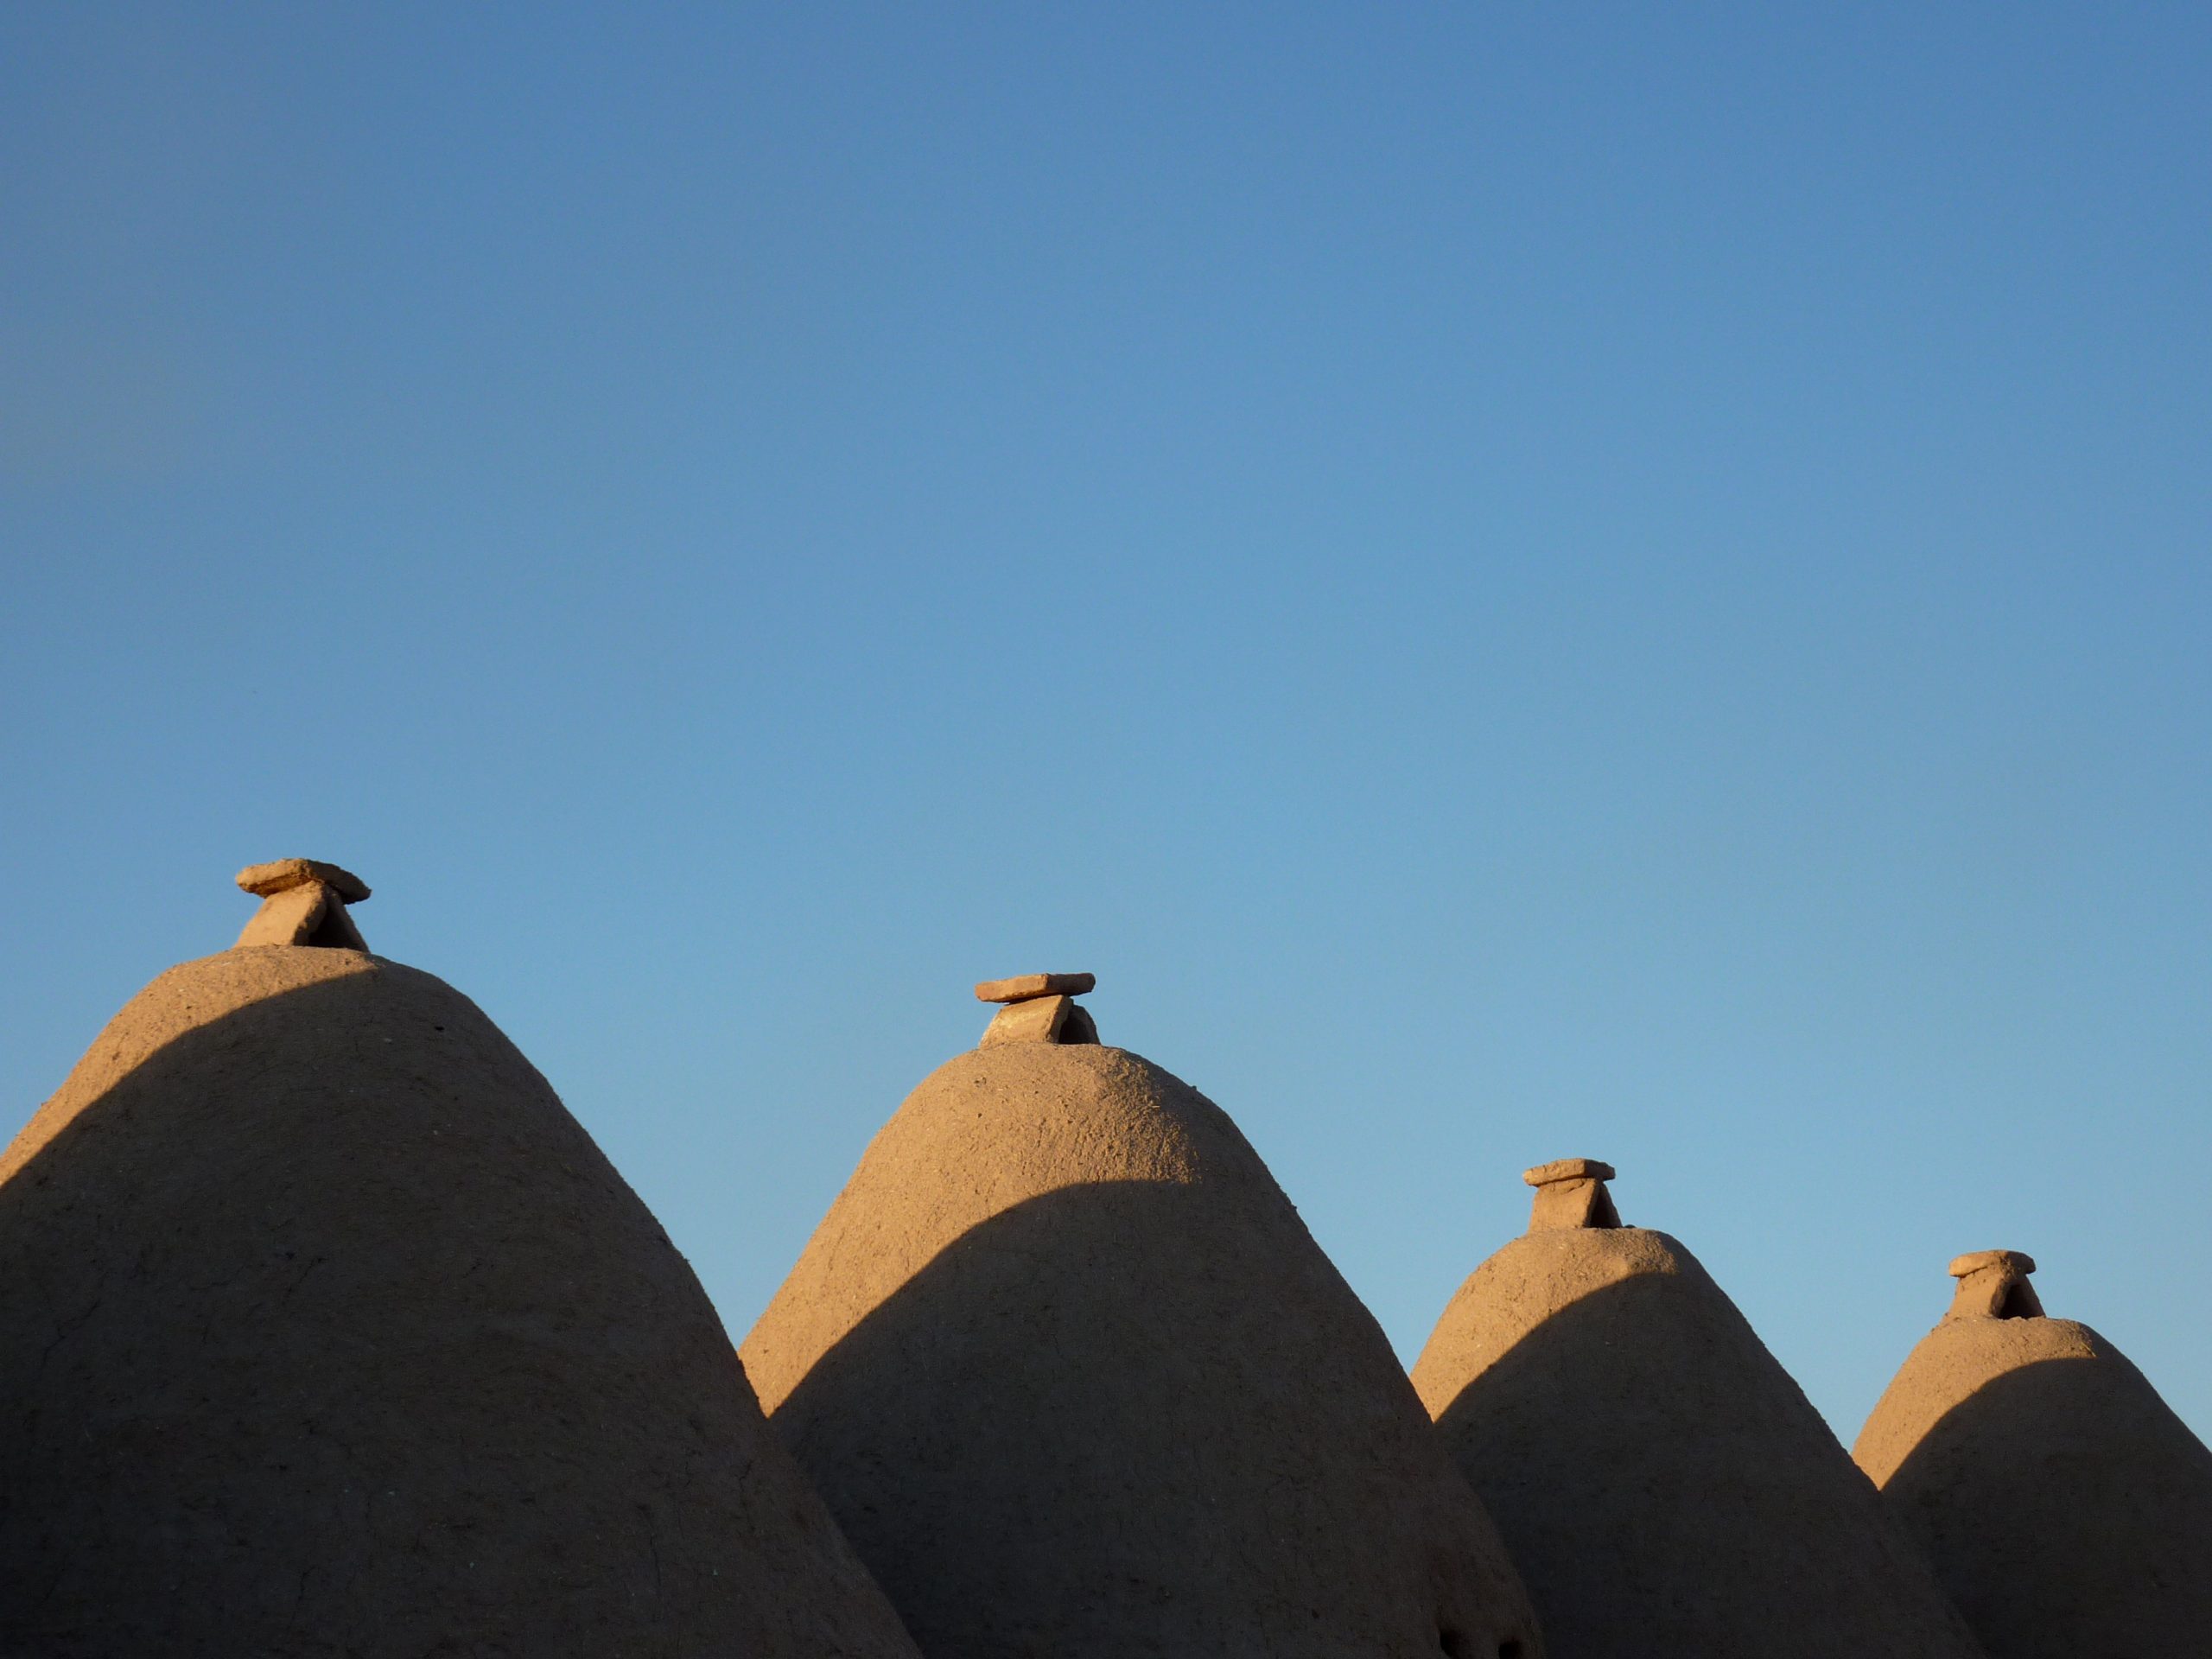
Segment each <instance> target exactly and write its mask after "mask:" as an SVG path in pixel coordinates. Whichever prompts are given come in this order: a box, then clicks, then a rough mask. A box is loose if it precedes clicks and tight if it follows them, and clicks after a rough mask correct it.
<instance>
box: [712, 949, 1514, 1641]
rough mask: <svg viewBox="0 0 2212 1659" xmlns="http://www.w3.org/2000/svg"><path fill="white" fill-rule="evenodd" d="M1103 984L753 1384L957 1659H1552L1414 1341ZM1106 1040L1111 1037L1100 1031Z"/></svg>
mask: <svg viewBox="0 0 2212 1659" xmlns="http://www.w3.org/2000/svg"><path fill="white" fill-rule="evenodd" d="M1089 988H1090V985H1089V979H1088V976H1047V975H1035V976H1027V978H1026V979H1023V980H1017V981H1004V982H993V983H991V984H987V985H986V986H984V987H982V988H981V989H980V991H979V995H984V996H985V998H986V1000H987V1001H994V1002H998V1003H1001V1004H1002V1005H1003V1011H1002V1012H1001V1013H1000V1014H998V1016H997V1017H996V1019H995V1020H994V1021H993V1023H992V1027H991V1033H990V1035H989V1036H988V1037H987V1039H986V1043H987V1046H983V1047H982V1048H979V1049H977V1050H976V1051H975V1052H970V1053H967V1054H963V1055H961V1056H960V1057H958V1058H956V1059H954V1060H952V1061H951V1062H950V1063H949V1064H947V1065H944V1066H943V1067H942V1068H940V1069H939V1070H938V1071H936V1072H935V1073H934V1074H932V1075H931V1077H928V1078H926V1079H925V1081H924V1082H923V1083H922V1084H921V1086H920V1087H919V1088H918V1089H916V1090H915V1091H914V1092H913V1094H912V1096H909V1097H908V1098H907V1100H906V1103H905V1104H904V1105H903V1106H902V1107H900V1109H899V1112H898V1115H897V1116H894V1117H893V1119H892V1120H891V1121H890V1122H889V1123H888V1124H887V1125H886V1126H885V1128H883V1130H882V1131H881V1132H880V1134H879V1135H877V1136H876V1137H875V1140H874V1143H873V1144H871V1145H870V1146H869V1147H868V1151H867V1153H866V1154H865V1155H864V1156H863V1157H862V1159H861V1163H860V1166H859V1168H858V1169H857V1170H856V1171H855V1173H854V1175H853V1177H852V1179H851V1181H850V1182H849V1184H848V1185H847V1186H846V1188H845V1190H844V1192H842V1194H841V1195H840V1196H839V1198H837V1200H836V1204H835V1205H833V1206H832V1207H831V1209H830V1211H829V1215H828V1216H827V1217H826V1218H825V1219H824V1220H823V1223H822V1224H821V1226H820V1227H819V1228H818V1229H817V1231H816V1233H815V1235H814V1237H813V1239H812V1241H811V1242H810V1243H809V1244H808V1245H807V1247H806V1250H805V1253H804V1255H803V1256H802V1258H801V1259H800V1261H799V1262H798V1267H797V1268H795V1269H794V1271H793V1272H792V1274H791V1278H790V1279H789V1281H787V1282H786V1283H785V1286H784V1287H783V1288H782V1290H781V1292H780V1293H779V1294H778V1295H777V1297H776V1299H775V1300H774V1302H773V1304H772V1306H770V1307H769V1309H768V1311H767V1313H766V1315H765V1316H764V1317H763V1318H762V1319H761V1320H760V1324H759V1325H757V1326H756V1327H755V1328H754V1330H753V1333H752V1335H751V1336H750V1337H749V1338H747V1341H746V1344H745V1347H744V1351H743V1352H744V1358H745V1363H746V1366H747V1370H748V1371H749V1372H750V1373H751V1375H752V1377H753V1383H754V1386H755V1387H756V1388H758V1389H760V1398H761V1402H762V1403H763V1404H764V1405H765V1406H766V1407H767V1408H768V1409H769V1411H770V1414H771V1421H772V1424H773V1425H774V1427H776V1428H777V1429H778V1430H779V1431H780V1432H781V1433H782V1434H783V1435H784V1437H785V1440H786V1442H787V1443H788V1444H789V1445H790V1446H791V1448H792V1450H793V1451H794V1452H796V1453H797V1454H798V1459H799V1461H800V1462H801V1463H802V1464H803V1465H804V1466H805V1468H806V1469H807V1471H809V1472H810V1474H811V1475H812V1476H813V1477H814V1479H815V1482H816V1484H817V1486H818V1487H819V1489H820V1490H821V1491H822V1493H823V1496H824V1497H826V1498H827V1499H828V1500H829V1505H830V1507H831V1509H832V1510H835V1511H836V1514H837V1516H838V1517H839V1519H840V1520H841V1522H842V1523H843V1524H844V1526H845V1528H846V1529H847V1532H848V1535H849V1536H850V1537H851V1538H852V1540H853V1542H854V1545H855V1548H857V1549H858V1550H859V1551H860V1554H861V1557H862V1559H863V1560H866V1561H867V1562H868V1565H869V1567H871V1568H873V1569H874V1572H875V1573H876V1576H877V1577H878V1579H879V1580H880V1581H881V1583H882V1584H883V1586H884V1588H885V1590H886V1591H887V1592H888V1593H889V1595H890V1597H891V1599H892V1600H893V1603H894V1604H895V1605H897V1606H898V1608H899V1611H900V1613H901V1614H902V1615H903V1616H904V1618H906V1624H907V1626H908V1628H909V1629H910V1630H912V1633H913V1635H914V1637H915V1639H916V1641H917V1643H918V1644H919V1646H920V1647H921V1648H922V1649H923V1651H924V1652H925V1653H926V1654H929V1655H931V1656H935V1659H1013V1656H1016V1655H1020V1656H1030V1655H1038V1654H1052V1655H1055V1656H1060V1659H1132V1656H1141V1655H1162V1656H1166V1655H1173V1656H1187V1655H1198V1654H1224V1655H1249V1656H1262V1655H1266V1656H1272V1659H1324V1656H1326V1659H1347V1656H1351V1655H1355V1654H1356V1655H1360V1656H1372V1659H1434V1656H1437V1655H1439V1654H1444V1655H1447V1656H1453V1659H1467V1656H1475V1659H1535V1656H1536V1655H1537V1654H1538V1653H1539V1652H1540V1651H1541V1647H1540V1643H1539V1640H1538V1638H1537V1636H1536V1634H1535V1628H1534V1625H1533V1623H1532V1621H1531V1619H1530V1617H1529V1610H1528V1605H1527V1603H1526V1601H1525V1599H1524V1597H1523V1593H1522V1589H1521V1586H1520V1584H1519V1582H1518V1580H1517V1578H1516V1574H1515V1573H1514V1571H1513V1568H1512V1567H1511V1566H1510V1564H1509V1563H1508V1561H1507V1560H1506V1558H1505V1554H1504V1552H1503V1549H1502V1548H1500V1546H1499V1543H1498V1540H1497V1533H1496V1531H1495V1529H1493V1528H1492V1527H1491V1523H1490V1522H1489V1520H1488V1518H1487V1517H1486V1516H1484V1513H1483V1511H1482V1509H1481V1506H1480V1505H1479V1504H1478V1503H1477V1501H1476V1500H1475V1498H1474V1497H1473V1496H1472V1495H1471V1493H1470V1492H1469V1491H1467V1489H1466V1486H1465V1484H1464V1483H1463V1482H1462V1481H1461V1480H1460V1479H1459V1477H1458V1476H1457V1475H1456V1474H1455V1473H1454V1472H1453V1471H1452V1469H1451V1468H1450V1466H1449V1465H1448V1464H1447V1462H1446V1459H1445V1458H1444V1455H1443V1451H1442V1447H1441V1446H1440V1445H1439V1444H1438V1442H1437V1440H1436V1439H1435V1437H1434V1435H1433V1433H1432V1432H1431V1429H1430V1427H1429V1424H1428V1422H1427V1419H1426V1417H1425V1416H1424V1415H1423V1414H1422V1412H1421V1406H1420V1402H1419V1401H1418V1400H1416V1399H1415V1398H1414V1394H1413V1391H1412V1389H1410V1388H1409V1387H1408V1384H1407V1382H1406V1378H1405V1376H1404V1374H1403V1372H1402V1370H1400V1369H1399V1367H1398V1364H1397V1363H1396V1361H1395V1358H1394V1357H1393V1356H1392V1354H1391V1351H1390V1349H1389V1344H1388V1343H1387V1342H1386V1341H1385V1340H1384V1338H1383V1333H1382V1331H1381V1330H1380V1328H1379V1327H1377V1325H1376V1323H1375V1321H1374V1320H1373V1319H1372V1318H1371V1317H1370V1315H1369V1314H1368V1313H1367V1311H1366V1310H1365V1309H1364V1308H1363V1306H1361V1305H1360V1303H1359V1301H1358V1300H1357V1298H1356V1297H1355V1296H1354V1295H1353V1294H1352V1293H1351V1289H1350V1288H1349V1287H1347V1286H1346V1285H1345V1283H1344V1281H1343V1280H1342V1279H1341V1278H1340V1277H1339V1276H1338V1274H1337V1272H1336V1270H1335V1269H1334V1268H1332V1266H1331V1265H1330V1263H1329V1262H1328V1260H1327V1259H1326V1257H1325V1256H1324V1255H1322V1253H1321V1251H1320V1249H1319V1247H1317V1246H1316V1245H1315V1244H1314V1243H1313V1239H1312V1237H1311V1236H1309V1235H1308V1234H1307V1232H1306V1228H1305V1226H1304V1224H1302V1223H1301V1222H1300V1220H1299V1218H1298V1214H1297V1212H1296V1211H1294V1209H1293V1208H1292V1207H1291V1205H1290V1204H1289V1202H1288V1200H1287V1199H1286V1198H1284V1196H1283V1194H1282V1192H1281V1190H1280V1189H1279V1188H1278V1187H1277V1186H1276V1185H1275V1183H1274V1179H1273V1178H1272V1177H1271V1176H1270V1175H1269V1174H1268V1171H1267V1168H1266V1166H1264V1165H1263V1164H1262V1162H1261V1161H1260V1160H1259V1158H1258V1157H1257V1155H1256V1154H1255V1153H1254V1152H1253V1150H1252V1148H1251V1147H1249V1145H1248V1144H1247V1143H1246V1141H1245V1140H1244V1138H1243V1135H1240V1134H1239V1133H1238V1131H1237V1129H1236V1125H1235V1124H1233V1123H1232V1122H1230V1119H1229V1118H1228V1116H1226V1115H1225V1114H1224V1113H1223V1112H1222V1110H1221V1109H1219V1108H1218V1107H1217V1106H1216V1105H1214V1103H1212V1102H1211V1101H1209V1100H1207V1099H1206V1098H1205V1096H1202V1095H1200V1094H1199V1093H1198V1091H1197V1090H1194V1089H1192V1087H1191V1086H1190V1085H1189V1084H1185V1083H1184V1082H1182V1081H1181V1080H1179V1078H1176V1077H1172V1076H1170V1075H1169V1074H1168V1073H1167V1072H1166V1071H1162V1070H1161V1069H1160V1067H1158V1066H1156V1065H1153V1064H1152V1063H1151V1062H1150V1061H1148V1060H1145V1059H1142V1058H1139V1057H1138V1056H1137V1055H1135V1054H1132V1053H1129V1052H1126V1051H1124V1050H1122V1049H1118V1048H1111V1047H1105V1046H1101V1045H1100V1044H1099V1043H1098V1041H1097V1039H1096V1030H1095V1028H1094V1027H1093V1026H1092V1024H1091V1021H1090V1018H1089V1016H1088V1015H1087V1014H1084V1013H1083V1011H1082V1010H1081V1009H1080V1008H1079V1007H1075V1006H1074V1005H1072V1004H1071V1001H1070V999H1071V997H1073V996H1074V995H1079V994H1080V993H1081V992H1082V991H1084V990H1088V989H1089ZM1078 1016H1080V1017H1078Z"/></svg>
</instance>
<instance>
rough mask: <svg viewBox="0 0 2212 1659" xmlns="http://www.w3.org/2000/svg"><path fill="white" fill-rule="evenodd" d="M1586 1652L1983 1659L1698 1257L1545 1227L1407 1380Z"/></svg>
mask: <svg viewBox="0 0 2212 1659" xmlns="http://www.w3.org/2000/svg"><path fill="white" fill-rule="evenodd" d="M1413 1379H1414V1387H1415V1388H1416V1389H1419V1390H1420V1393H1421V1399H1422V1401H1423V1402H1425V1403H1426V1404H1427V1408H1428V1409H1429V1410H1430V1411H1431V1412H1432V1413H1433V1414H1435V1416H1436V1419H1437V1421H1438V1424H1439V1427H1440V1429H1441V1431H1442V1433H1443V1434H1444V1436H1445V1439H1446V1443H1447V1444H1448V1445H1449V1446H1450V1447H1451V1449H1452V1454H1453V1456H1454V1458H1455V1459H1457V1461H1458V1463H1459V1467H1460V1468H1461V1470H1462V1471H1464V1472H1465V1474H1466V1475H1467V1477H1468V1478H1469V1479H1470V1480H1471V1482H1472V1484H1474V1486H1475V1488H1476V1490H1477V1491H1478V1492H1480V1493H1481V1495H1482V1497H1483V1499H1484V1502H1485V1503H1488V1504H1489V1506H1490V1509H1491V1514H1492V1515H1493V1516H1496V1518H1497V1523H1498V1526H1499V1528H1500V1529H1501V1530H1502V1531H1503V1534H1504V1535H1505V1541H1506V1544H1507V1546H1508V1548H1510V1549H1511V1550H1512V1551H1513V1553H1514V1556H1515V1559H1516V1560H1517V1561H1518V1562H1519V1564H1520V1567H1521V1571H1522V1577H1523V1579H1524V1580H1526V1582H1527V1584H1528V1586H1529V1593H1530V1595H1531V1596H1532V1597H1533V1598H1534V1599H1535V1604H1536V1612H1537V1616H1538V1617H1539V1618H1541V1619H1542V1620H1543V1621H1544V1626H1545V1630H1546V1632H1547V1634H1548V1637H1549V1639H1550V1641H1551V1644H1552V1649H1553V1651H1554V1653H1556V1654H1560V1655H1561V1656H1571V1659H1631V1656H1634V1659H1652V1656H1666V1659H1673V1656H1699V1659H1738V1656H1741V1659H1751V1656H1754V1655H1757V1656H1766V1659H1830V1656H1833V1659H1868V1656H1877V1655H1879V1656H1893V1659H1904V1656H1915V1659H1972V1656H1973V1655H1974V1653H1975V1651H1976V1649H1975V1646H1974V1642H1973V1639H1972V1637H1970V1636H1969V1635H1968V1634H1967V1630H1966V1629H1965V1628H1964V1626H1963V1625H1962V1624H1961V1621H1960V1619H1959V1618H1958V1615H1957V1614H1956V1612H1955V1611H1954V1610H1953V1609H1952V1608H1951V1607H1950V1606H1949V1605H1948V1603H1947V1602H1946V1601H1945V1599H1944V1598H1943V1597H1942V1594H1941V1592H1939V1591H1938V1590H1937V1588H1936V1585H1935V1583H1934V1580H1933V1579H1932V1576H1931V1574H1930V1572H1929V1568H1928V1567H1927V1565H1926V1563H1925V1561H1924V1560H1923V1559H1922V1558H1921V1556H1920V1554H1919V1553H1918V1551H1917V1550H1916V1548H1915V1547H1914V1546H1913V1544H1912V1543H1911V1542H1910V1540H1909V1539H1908V1538H1907V1537H1906V1536H1905V1535H1904V1530H1903V1529H1901V1528H1900V1527H1898V1526H1897V1524H1896V1523H1895V1522H1892V1521H1891V1519H1890V1518H1889V1517H1888V1516H1886V1515H1885V1513H1884V1512H1883V1510H1882V1508H1881V1506H1880V1504H1879V1503H1878V1500H1877V1498H1876V1497H1875V1493H1874V1491H1873V1489H1872V1486H1870V1485H1869V1484H1867V1482H1866V1478H1864V1477H1863V1476H1861V1475H1860V1474H1859V1472H1858V1471H1857V1470H1855V1469H1854V1468H1853V1466H1852V1465H1851V1462H1850V1459H1848V1458H1847V1457H1846V1456H1845V1454H1844V1451H1843V1448H1842V1447H1841V1446H1839V1445H1838V1444H1837V1443H1836V1440H1835V1438H1834V1435H1833V1434H1831V1433H1829V1432H1828V1429H1827V1425H1826V1424H1825V1423H1824V1422H1822V1421H1821V1418H1820V1416H1819V1414H1817V1413H1816V1412H1815V1410H1814V1409H1813V1408H1812V1405H1811V1404H1810V1403H1809V1402H1808V1401H1807V1400H1806V1398H1805V1396H1804V1394H1803V1392H1802V1390H1801V1389H1799V1388H1798V1387H1797V1385H1796V1383H1795V1382H1793V1381H1792V1380H1791V1379H1790V1378H1789V1376H1788V1375H1787V1374H1786V1373H1785V1372H1784V1371H1783V1369H1782V1367H1781V1365H1780V1364H1779V1363H1777V1361H1776V1360H1775V1358H1774V1357H1773V1356H1772V1355H1771V1354H1770V1353H1769V1352H1768V1351H1767V1350H1766V1347H1765V1345H1764V1344H1762V1343H1761V1342H1760V1341H1759V1339H1758V1336H1757V1335H1756V1334H1754V1333H1753V1332H1752V1330H1751V1326H1750V1325H1748V1324H1747V1323H1746V1322H1745V1319H1744V1317H1743V1315H1742V1314H1741V1313H1738V1311H1737V1309H1736V1307H1735V1305H1734V1304H1733V1303H1732V1302H1731V1301H1730V1300H1728V1298H1727V1296H1726V1294H1723V1292H1722V1291H1721V1289H1720V1287H1719V1286H1718V1285H1716V1284H1715V1283H1714V1282H1713V1280H1712V1279H1711V1278H1710V1277H1709V1276H1708V1275H1707V1273H1706V1272H1705V1269H1704V1268H1702V1267H1700V1265H1699V1264H1698V1262H1697V1261H1696V1259H1695V1258H1694V1257H1693V1256H1692V1255H1690V1253H1689V1252H1688V1250H1687V1249H1684V1248H1683V1247H1682V1246H1681V1244H1680V1243H1677V1242H1676V1241H1675V1240H1674V1239H1672V1238H1670V1237H1669V1236H1667V1235H1666V1234H1664V1233H1659V1232H1654V1231H1650V1230H1647V1229H1643V1228H1635V1227H1629V1228H1620V1229H1617V1230H1616V1229H1605V1230H1575V1231H1546V1232H1537V1233H1532V1234H1529V1235H1528V1236H1524V1237H1522V1238H1517V1239H1515V1240H1514V1241H1513V1242H1512V1243H1510V1244H1508V1245H1507V1246H1506V1247H1505V1248H1504V1249H1502V1250H1500V1251H1498V1252H1497V1255H1493V1256H1491V1258H1490V1259H1489V1260H1488V1261H1487V1262H1484V1263H1483V1264H1482V1265H1481V1266H1480V1267H1479V1268H1477V1269H1476V1270H1475V1272H1474V1274H1472V1275H1471V1277H1470V1278H1469V1279H1468V1280H1467V1281H1466V1282H1465V1284H1463V1285H1462V1286H1461V1287H1459V1293H1458V1294H1456V1295H1455V1296H1454V1297H1453V1298H1452V1301H1451V1303H1450V1305H1449V1306H1447V1307H1446V1310H1445V1312H1444V1315H1443V1318H1442V1319H1440V1320H1439V1321H1438V1323H1437V1326H1436V1330H1435V1332H1434V1333H1433V1335H1432V1336H1431V1337H1430V1338H1429V1341H1428V1345H1427V1348H1426V1349H1425V1350H1424V1351H1422V1353H1421V1358H1420V1361H1419V1362H1418V1363H1416V1364H1415V1366H1414V1373H1413Z"/></svg>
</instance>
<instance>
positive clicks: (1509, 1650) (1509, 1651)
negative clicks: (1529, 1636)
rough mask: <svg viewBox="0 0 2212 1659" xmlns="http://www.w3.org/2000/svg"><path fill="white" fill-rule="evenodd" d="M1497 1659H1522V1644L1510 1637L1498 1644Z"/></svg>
mask: <svg viewBox="0 0 2212 1659" xmlns="http://www.w3.org/2000/svg"><path fill="white" fill-rule="evenodd" d="M1497 1659H1521V1644H1520V1643H1518V1642H1516V1641H1515V1640H1513V1638H1512V1637H1507V1638H1506V1639H1505V1640H1504V1641H1503V1642H1501V1643H1498V1644H1497Z"/></svg>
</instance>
